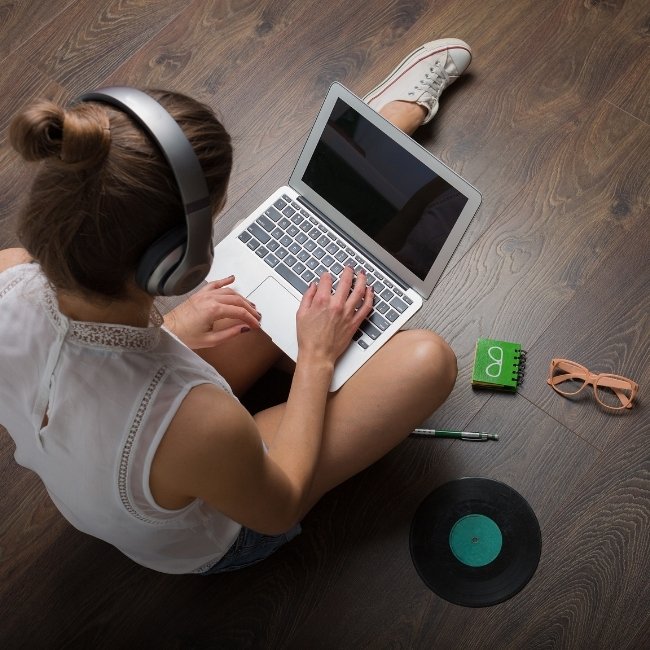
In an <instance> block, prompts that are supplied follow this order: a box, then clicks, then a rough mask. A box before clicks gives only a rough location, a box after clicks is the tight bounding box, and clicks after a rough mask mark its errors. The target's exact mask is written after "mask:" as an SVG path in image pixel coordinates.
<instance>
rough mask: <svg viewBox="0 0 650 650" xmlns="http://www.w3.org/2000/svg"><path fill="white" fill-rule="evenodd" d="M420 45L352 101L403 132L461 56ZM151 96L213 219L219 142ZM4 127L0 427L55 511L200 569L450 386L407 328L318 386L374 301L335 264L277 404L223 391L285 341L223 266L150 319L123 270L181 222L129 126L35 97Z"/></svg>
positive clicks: (220, 196) (442, 46)
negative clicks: (17, 193)
mask: <svg viewBox="0 0 650 650" xmlns="http://www.w3.org/2000/svg"><path fill="white" fill-rule="evenodd" d="M459 43H460V44H462V45H459ZM416 54H417V56H416V57H415V58H412V59H409V57H407V59H405V61H404V62H402V64H401V65H400V66H399V67H398V68H397V69H396V70H395V71H393V73H391V75H389V77H387V79H386V80H385V81H384V82H382V84H380V86H378V88H377V89H375V96H374V97H369V99H368V101H369V103H370V104H371V106H373V105H374V107H375V108H377V109H379V110H381V112H382V113H383V114H384V115H385V116H386V117H387V118H388V119H391V120H392V121H393V122H394V123H395V124H396V125H397V126H399V127H400V128H403V129H404V130H405V131H406V132H408V133H411V132H412V131H413V130H415V128H417V126H419V125H420V124H422V123H423V122H425V121H428V119H430V118H431V117H432V116H433V114H434V113H435V110H437V102H438V98H439V96H440V93H441V92H442V90H444V88H445V87H446V86H447V85H449V83H451V82H452V81H453V80H454V79H455V78H457V76H458V75H459V74H460V73H462V71H463V70H464V69H465V68H466V67H467V65H468V64H469V48H468V47H467V46H466V45H465V44H463V43H462V42H461V41H456V40H454V39H447V40H446V41H434V42H432V43H429V44H427V45H425V46H423V47H422V48H419V49H418V50H417V51H416V52H415V53H414V55H416ZM416 59H417V61H418V63H417V65H416V64H413V65H412V63H413V61H415V60H416ZM417 66H419V67H417ZM425 68H426V70H427V71H428V72H426V74H428V75H429V76H428V77H427V79H428V81H427V82H425V81H424V80H423V79H424V77H425ZM434 68H435V70H437V73H436V75H434V78H431V76H430V75H431V73H433V71H434ZM420 77H422V80H421V79H420ZM422 84H425V85H424V87H422ZM414 93H415V94H414ZM149 94H150V95H151V96H152V97H154V98H155V99H156V100H157V101H158V102H159V103H160V104H161V105H162V106H163V107H164V108H165V109H166V110H167V112H168V113H170V114H171V115H172V117H173V118H174V119H175V120H176V122H177V123H178V124H179V125H180V126H181V128H182V130H183V132H184V133H185V135H186V137H187V138H188V140H189V141H190V143H191V144H192V147H193V149H194V151H195V152H196V154H197V156H198V158H199V161H200V164H201V167H202V169H203V171H204V174H205V177H206V182H207V184H208V188H209V191H210V199H211V205H212V208H213V211H214V214H215V215H216V214H217V213H218V212H219V211H220V209H221V208H222V207H223V204H224V202H225V196H226V187H227V183H228V178H229V175H230V169H231V161H232V152H231V146H230V138H229V136H228V134H227V133H226V131H225V130H224V128H223V126H222V125H221V124H220V122H219V121H218V120H217V119H216V117H215V116H214V114H213V113H212V111H211V110H210V109H208V108H207V107H205V106H203V105H201V104H199V103H198V102H196V101H194V100H192V99H190V98H188V97H185V96H182V95H179V94H176V93H171V92H162V91H149ZM373 102H374V104H373ZM11 141H12V144H13V146H14V148H15V149H16V150H17V151H18V152H19V153H20V154H21V155H22V156H23V157H24V158H25V159H26V160H29V161H40V168H39V170H38V173H37V175H36V178H35V181H34V184H33V186H32V189H31V191H30V193H29V196H28V198H27V203H26V206H25V209H24V210H23V212H22V214H21V215H20V218H19V222H18V236H19V239H20V241H21V242H22V244H23V246H24V249H10V250H6V251H1V252H0V305H1V309H0V331H1V332H2V340H1V342H0V403H1V404H2V407H1V409H2V411H1V412H0V422H2V424H3V425H4V426H6V428H7V430H8V431H9V433H10V435H11V436H12V437H13V439H14V441H15V443H16V454H15V456H16V460H17V462H18V463H20V464H22V465H24V466H25V467H29V468H30V469H32V470H34V471H35V472H36V473H38V475H39V476H40V477H41V479H42V480H43V483H44V484H45V486H46V488H47V490H48V492H49V494H50V496H51V497H52V500H53V501H54V503H55V504H56V506H57V507H58V508H59V510H60V511H61V512H62V514H63V515H64V516H65V517H66V518H67V519H68V520H69V521H70V522H71V523H72V524H73V525H74V526H76V527H77V528H78V529H80V530H82V531H85V532H87V533H89V534H91V535H94V536H96V537H99V538H101V539H104V540H105V541H108V542H109V543H111V544H113V545H115V546H116V547H117V548H119V549H120V550H121V551H122V552H123V553H125V554H126V555H128V556H129V557H131V558H132V559H133V560H135V561H136V562H138V563H140V564H141V565H143V566H147V567H150V568H152V569H155V570H158V571H162V572H166V573H204V574H205V573H218V572H221V571H228V570H233V569H236V568H241V567H243V566H248V565H250V564H253V563H255V562H257V561H260V560H261V559H263V558H264V557H266V556H268V555H269V554H270V553H272V552H273V551H274V550H276V549H277V548H279V546H281V545H282V544H283V543H285V542H286V541H288V540H289V539H291V538H292V537H293V536H295V535H296V534H297V533H298V532H299V531H300V525H299V522H300V520H301V519H302V518H303V516H304V515H305V513H306V512H307V511H308V510H309V509H310V508H311V507H312V506H313V505H314V504H315V503H316V502H317V501H318V499H319V498H320V497H321V496H322V495H323V494H324V493H326V492H327V491H328V490H330V489H331V488H333V487H334V486H336V485H338V484H340V483H341V482H342V481H344V480H346V479H347V478H349V477H350V476H352V475H354V474H355V473H357V472H359V471H361V470H362V469H364V468H365V467H367V466H368V465H370V464H371V463H373V462H374V461H376V460H377V459H379V458H380V457H382V456H383V455H384V454H386V453H387V452H388V451H389V450H390V449H392V448H393V447H395V446H396V445H397V444H398V443H399V442H400V441H401V440H403V439H404V438H405V437H406V436H407V435H408V434H409V432H410V431H411V430H412V429H413V428H414V427H415V426H416V425H418V424H419V423H421V422H422V421H423V420H424V419H426V418H427V417H428V416H430V415H431V413H432V412H433V411H434V410H435V409H436V408H437V407H438V406H439V405H440V404H441V403H442V402H443V401H444V400H445V399H446V397H447V395H448V394H449V392H450V391H451V389H452V387H453V384H454V381H455V377H456V361H455V357H454V354H453V352H452V351H451V349H450V348H449V346H448V345H447V344H446V343H445V342H444V341H443V340H442V339H441V338H440V337H438V336H437V335H435V334H434V333H432V332H429V331H415V330H411V331H404V332H400V333H398V334H397V335H396V336H395V337H393V339H391V340H390V341H389V342H388V343H387V344H386V345H385V346H384V347H383V348H382V349H381V350H380V351H379V352H378V353H377V354H375V355H374V356H373V357H372V358H371V359H370V360H369V361H368V362H367V363H366V364H365V365H364V366H363V367H362V368H361V369H360V370H359V371H358V372H357V373H356V374H355V375H354V376H353V377H352V378H351V379H350V380H349V381H348V382H347V383H346V384H345V385H344V386H343V387H342V388H341V389H340V390H339V391H338V392H337V393H335V394H329V393H328V386H329V384H330V381H331V378H332V372H333V367H334V364H335V362H336V359H337V358H338V357H339V356H340V355H341V354H342V352H343V351H344V350H345V348H346V347H347V345H348V344H349V342H350V340H351V337H352V335H353V333H354V332H355V330H356V329H357V327H358V326H359V324H360V323H361V321H362V320H363V319H364V318H365V316H366V315H367V314H368V313H369V311H370V309H371V304H372V300H373V294H372V288H371V287H369V286H366V279H365V275H364V273H363V272H361V273H359V274H358V275H357V276H356V278H355V277H354V271H353V270H352V269H350V268H347V269H345V270H344V272H343V274H342V278H341V281H340V285H339V287H338V289H337V291H336V292H335V293H332V292H331V286H332V278H331V277H330V276H329V274H327V273H326V274H324V275H323V276H322V277H321V278H320V281H319V282H318V284H313V285H312V286H310V288H309V289H308V290H307V292H306V293H305V295H304V297H303V300H302V303H301V305H300V308H299V311H298V314H297V317H296V320H297V332H298V343H299V354H298V359H297V362H296V364H295V370H294V374H293V380H292V384H291V390H290V392H289V396H288V400H287V402H285V403H283V404H279V405H277V406H274V407H272V408H269V409H266V410H263V411H261V412H259V413H254V414H250V413H249V412H248V411H246V409H244V408H243V406H242V405H241V404H240V402H239V401H238V399H237V396H241V395H243V394H244V393H246V391H247V390H248V389H249V388H250V387H251V386H252V385H253V384H254V383H255V382H256V381H257V379H258V378H259V377H260V376H261V375H263V374H264V373H265V372H266V371H267V370H269V369H270V368H271V367H272V366H274V365H275V364H277V363H279V362H280V361H281V359H282V354H281V352H280V351H279V350H278V348H276V347H275V345H274V344H273V343H272V342H271V341H270V339H269V338H268V337H267V336H266V335H265V334H264V333H263V332H262V331H261V329H260V319H261V318H263V317H264V315H263V314H259V313H258V312H257V310H256V308H255V305H253V304H252V303H250V302H249V301H248V300H246V298H244V297H242V296H240V295H238V294H236V293H235V292H234V291H232V290H231V289H229V288H228V285H229V284H231V283H232V282H233V278H232V277H231V278H225V279H223V280H220V281H217V282H213V283H210V284H208V285H207V286H205V287H203V288H202V289H200V290H199V291H198V292H197V293H195V294H194V295H192V296H191V297H190V298H189V299H187V300H186V301H185V302H184V303H182V304H181V305H180V306H179V307H177V308H176V309H174V310H172V311H171V312H170V313H169V314H167V316H166V317H165V319H164V324H163V322H162V318H160V317H159V315H158V314H157V312H156V310H155V308H154V304H153V296H151V295H149V294H148V293H146V292H145V291H143V290H142V289H141V288H140V287H139V286H138V284H137V283H136V282H135V269H136V268H137V265H138V260H139V258H140V256H141V255H142V252H143V250H145V249H146V248H147V246H149V245H150V244H151V242H153V241H155V240H156V239H157V238H158V237H159V236H160V235H161V234H163V233H165V232H167V231H169V230H170V229H172V228H175V227H177V226H178V225H180V222H179V218H180V215H181V214H182V209H181V205H180V200H179V196H178V192H177V189H176V187H175V184H174V181H173V176H172V175H171V172H170V170H169V168H168V166H167V164H166V162H165V160H164V159H163V157H162V155H161V154H160V152H159V151H158V150H157V148H156V147H155V146H154V145H153V144H152V143H151V142H150V141H149V139H148V138H147V136H146V135H145V134H144V133H143V131H142V130H141V129H140V128H139V127H138V126H136V125H135V124H134V123H133V122H132V121H131V119H130V118H129V117H127V115H126V114H125V113H123V112H121V111H119V110H117V109H115V108H113V107H110V106H107V105H103V104H98V103H93V102H86V103H82V104H77V105H75V106H72V107H70V108H63V107H61V106H59V105H57V104H54V103H52V102H37V103H35V104H33V105H32V106H30V107H28V108H26V109H25V110H23V111H22V112H21V113H20V114H18V115H17V116H16V118H15V120H14V121H13V123H12V127H11Z"/></svg>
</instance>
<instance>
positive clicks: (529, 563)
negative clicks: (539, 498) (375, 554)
mask: <svg viewBox="0 0 650 650" xmlns="http://www.w3.org/2000/svg"><path fill="white" fill-rule="evenodd" d="M410 548H411V558H412V559H413V564H414V565H415V568H416V570H417V572H418V574H419V575H420V577H421V578H422V580H423V581H424V583H425V584H426V585H427V586H428V587H429V588H430V589H431V590H432V591H433V592H435V593H436V594H438V595H439V596H440V597H441V598H444V599H445V600H448V601H449V602H452V603H455V604H457V605H463V606H466V607H486V606H489V605H496V604H497V603H501V602H503V601H504V600H507V599H508V598H511V597H512V596H514V595H515V594H517V593H518V592H519V591H521V589H523V588H524V586H525V585H526V584H527V583H528V581H529V580H530V579H531V578H532V577H533V574H534V573H535V570H536V569H537V565H538V563H539V558H540V554H541V550H542V537H541V532H540V529H539V523H538V521H537V517H536V516H535V513H534V512H533V510H532V508H531V507H530V505H529V504H528V502H527V501H526V500H525V499H524V498H523V497H522V496H521V495H520V494H519V493H518V492H516V491H515V490H513V489H512V488H511V487H509V486H508V485H506V484H505V483H501V482H499V481H494V480H492V479H486V478H462V479H458V480H455V481H450V482H449V483H445V484H444V485H441V486H440V487H438V488H437V489H436V490H434V491H433V492H432V493H431V494H430V495H429V496H428V497H426V498H425V499H424V501H423V502H422V503H421V504H420V506H419V507H418V509H417V511H416V513H415V516H414V518H413V521H412V523H411V533H410Z"/></svg>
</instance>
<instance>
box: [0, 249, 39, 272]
mask: <svg viewBox="0 0 650 650" xmlns="http://www.w3.org/2000/svg"><path fill="white" fill-rule="evenodd" d="M31 261H32V257H31V255H30V254H29V253H28V252H27V251H26V250H25V249H24V248H5V249H4V250H0V273H2V272H3V271H6V270H7V269H9V268H11V267H12V266H18V264H26V263H27V262H31Z"/></svg>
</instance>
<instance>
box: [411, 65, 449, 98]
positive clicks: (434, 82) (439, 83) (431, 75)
mask: <svg viewBox="0 0 650 650" xmlns="http://www.w3.org/2000/svg"><path fill="white" fill-rule="evenodd" d="M448 81H449V74H448V73H447V71H446V70H445V69H444V68H443V67H442V65H440V62H439V61H436V62H435V63H434V65H432V66H431V67H430V68H429V72H427V73H426V74H425V75H424V79H420V84H422V85H418V86H415V90H419V91H422V92H426V93H428V94H429V95H430V97H431V99H438V98H439V97H440V93H441V92H442V91H443V90H444V88H445V86H446V85H447V82H448ZM409 95H415V92H410V93H409Z"/></svg>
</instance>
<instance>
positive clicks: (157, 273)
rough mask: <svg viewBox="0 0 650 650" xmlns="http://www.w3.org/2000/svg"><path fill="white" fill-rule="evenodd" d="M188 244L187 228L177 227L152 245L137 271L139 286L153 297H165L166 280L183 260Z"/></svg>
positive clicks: (136, 278)
mask: <svg viewBox="0 0 650 650" xmlns="http://www.w3.org/2000/svg"><path fill="white" fill-rule="evenodd" d="M186 243H187V229H186V228H185V226H177V227H176V228H173V229H172V230H168V231H167V232H166V233H165V234H164V235H162V236H161V237H159V238H158V239H157V240H156V241H155V242H154V243H153V244H151V246H149V248H147V250H146V251H145V252H144V254H143V255H142V257H141V259H140V262H139V263H138V268H137V269H136V271H135V281H136V283H137V284H138V286H139V287H140V288H141V289H144V290H145V291H146V292H147V293H149V294H151V295H152V296H157V295H165V293H164V292H163V287H164V284H165V280H166V279H167V278H168V277H169V275H170V274H171V273H172V272H173V271H174V269H175V268H176V267H177V266H178V264H179V262H180V261H181V260H182V259H183V255H184V254H185V245H186ZM171 295H173V294H171Z"/></svg>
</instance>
